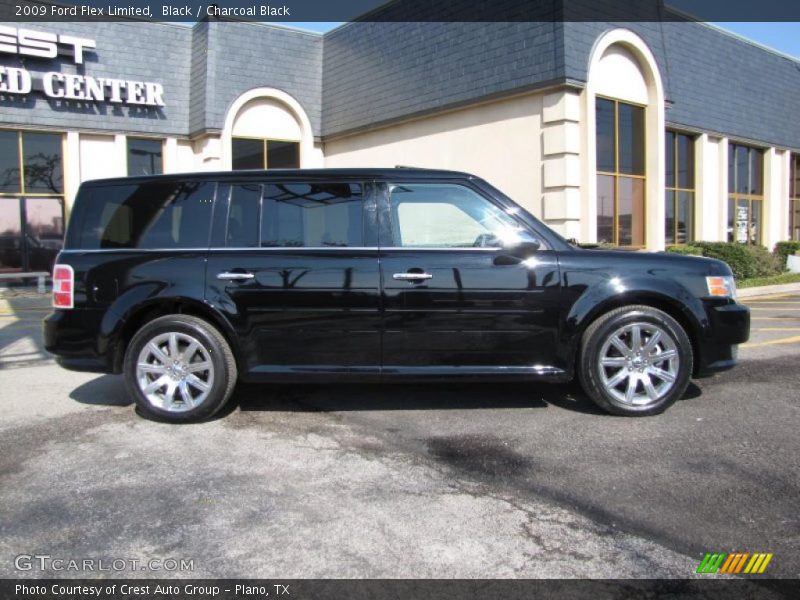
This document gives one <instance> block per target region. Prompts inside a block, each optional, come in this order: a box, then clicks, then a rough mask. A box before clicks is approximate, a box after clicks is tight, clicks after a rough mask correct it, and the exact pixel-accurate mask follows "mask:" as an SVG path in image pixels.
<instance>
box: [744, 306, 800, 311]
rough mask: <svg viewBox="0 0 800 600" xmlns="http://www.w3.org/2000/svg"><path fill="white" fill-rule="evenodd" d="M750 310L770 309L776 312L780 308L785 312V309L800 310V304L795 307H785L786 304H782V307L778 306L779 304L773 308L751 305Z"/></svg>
mask: <svg viewBox="0 0 800 600" xmlns="http://www.w3.org/2000/svg"><path fill="white" fill-rule="evenodd" d="M750 310H763V311H767V310H769V311H772V312H775V311H778V310H779V311H781V312H783V311H786V310H800V306H798V307H797V308H793V307H784V306H780V307H778V306H774V307H772V308H758V307H753V306H751V307H750Z"/></svg>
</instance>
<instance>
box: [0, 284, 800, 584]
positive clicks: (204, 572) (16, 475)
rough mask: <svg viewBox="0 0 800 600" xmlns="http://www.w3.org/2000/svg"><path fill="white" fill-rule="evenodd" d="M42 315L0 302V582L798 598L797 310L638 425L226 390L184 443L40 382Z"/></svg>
mask: <svg viewBox="0 0 800 600" xmlns="http://www.w3.org/2000/svg"><path fill="white" fill-rule="evenodd" d="M48 302H49V298H46V297H40V296H38V295H36V294H35V293H20V292H16V293H6V294H5V297H4V298H0V409H2V415H3V416H2V419H0V490H1V491H0V577H20V576H21V577H42V576H49V577H52V576H66V577H77V576H82V575H85V574H86V573H82V572H69V571H55V570H53V569H52V568H49V569H48V568H46V569H45V570H41V569H38V568H31V569H30V570H26V571H20V570H18V569H16V568H15V564H14V563H15V558H16V557H18V556H19V555H34V554H37V553H38V554H46V555H49V556H51V557H60V558H65V559H70V558H73V559H77V558H81V559H83V558H92V559H99V558H105V559H108V560H111V559H114V558H135V559H137V560H139V559H141V560H147V559H150V558H156V559H161V560H163V559H169V558H189V559H191V560H192V561H193V564H192V570H186V571H177V572H170V573H168V574H170V575H176V576H183V577H189V576H192V577H221V576H239V577H284V578H286V577H306V578H311V577H338V578H347V577H370V578H375V577H481V578H489V577H499V578H503V577H689V576H693V573H694V570H695V569H696V567H697V565H698V563H699V561H700V559H701V558H702V556H703V554H704V553H705V552H733V551H738V552H751V553H753V552H772V553H774V558H773V559H772V561H771V563H770V565H769V567H768V569H769V574H770V575H772V576H773V577H800V516H799V515H798V506H800V503H799V502H798V500H800V466H799V463H798V456H800V436H798V433H797V431H798V425H800V419H798V415H799V413H798V400H799V399H800V398H799V397H800V394H798V387H799V386H798V384H800V371H798V359H799V358H800V294H795V295H791V294H785V295H781V296H773V297H769V298H757V299H753V300H748V302H747V303H748V304H749V305H750V306H751V309H752V310H753V312H752V315H753V322H752V326H753V329H752V338H751V341H750V342H749V343H748V344H745V345H743V346H742V347H741V349H740V359H741V364H740V365H739V366H738V367H737V368H736V369H734V370H732V371H730V372H727V373H723V374H719V375H717V376H714V377H712V378H709V379H702V380H696V381H695V382H694V383H693V384H692V385H691V386H690V388H689V390H688V391H687V394H686V395H685V397H684V398H683V399H682V400H681V401H679V402H678V403H677V404H676V405H674V406H673V407H672V408H671V409H670V410H669V411H667V412H666V413H665V414H663V415H661V416H658V417H653V418H643V419H629V418H627V419H626V418H619V417H612V416H608V415H605V414H603V413H602V412H600V411H599V410H597V409H596V408H595V407H594V405H593V404H592V403H591V402H590V401H589V400H587V399H586V398H585V396H584V395H583V394H582V392H581V391H580V389H579V388H578V387H577V386H576V385H551V384H504V385H503V384H500V385H498V384H469V385H452V384H429V385H408V384H395V385H384V386H380V385H331V386H266V387H265V386H240V387H239V388H237V391H236V392H235V395H234V402H233V403H232V405H231V406H230V408H229V409H227V410H226V411H225V412H224V414H223V415H221V416H220V417H219V418H217V419H215V420H214V421H211V422H209V423H204V424H199V425H188V426H172V425H166V424H161V423H154V422H151V421H147V420H144V419H142V418H141V417H139V416H137V415H136V413H135V411H134V409H133V406H132V405H131V403H130V400H129V399H128V398H127V397H126V395H125V391H124V389H123V385H122V381H121V378H119V377H116V376H102V375H92V374H81V373H72V372H68V371H64V370H62V369H61V368H59V367H58V366H57V365H55V364H54V363H53V361H52V359H51V358H50V357H49V356H48V355H47V354H46V353H44V352H43V350H42V348H41V341H40V322H41V319H42V317H43V316H44V315H45V314H46V313H47V311H48V310H49V309H48V308H47V305H48ZM17 566H18V565H17ZM153 570H155V569H151V570H141V568H140V567H138V566H137V568H136V570H134V571H130V570H128V569H127V568H126V570H123V571H122V572H115V571H112V572H100V573H97V575H100V576H117V577H119V576H124V577H152V576H159V575H164V574H166V573H164V572H163V569H162V571H160V572H153Z"/></svg>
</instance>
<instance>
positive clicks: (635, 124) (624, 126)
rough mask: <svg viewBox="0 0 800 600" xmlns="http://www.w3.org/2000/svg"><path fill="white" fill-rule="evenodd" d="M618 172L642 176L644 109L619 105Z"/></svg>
mask: <svg viewBox="0 0 800 600" xmlns="http://www.w3.org/2000/svg"><path fill="white" fill-rule="evenodd" d="M618 135H619V138H618V140H619V142H618V144H619V172H620V173H629V174H632V175H644V109H643V108H641V107H639V106H632V105H630V104H624V103H622V102H620V103H619V131H618Z"/></svg>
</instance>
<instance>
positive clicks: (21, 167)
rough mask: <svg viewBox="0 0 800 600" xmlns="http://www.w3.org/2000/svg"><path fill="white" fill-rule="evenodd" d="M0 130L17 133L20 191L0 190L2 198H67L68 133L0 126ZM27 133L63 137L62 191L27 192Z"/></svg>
mask: <svg viewBox="0 0 800 600" xmlns="http://www.w3.org/2000/svg"><path fill="white" fill-rule="evenodd" d="M0 131H6V132H11V133H16V134H17V152H18V157H17V161H18V163H19V191H18V192H0V198H61V199H62V200H64V199H65V197H66V193H67V172H66V169H64V162H65V161H64V156H65V155H66V149H67V148H66V135H65V134H64V132H63V131H49V130H46V129H9V128H7V127H3V128H0ZM26 133H47V134H50V135H57V136H59V137H60V138H61V174H62V175H61V181H62V186H61V191H60V192H26V191H25V145H24V143H23V141H22V137H23V135H24V134H26Z"/></svg>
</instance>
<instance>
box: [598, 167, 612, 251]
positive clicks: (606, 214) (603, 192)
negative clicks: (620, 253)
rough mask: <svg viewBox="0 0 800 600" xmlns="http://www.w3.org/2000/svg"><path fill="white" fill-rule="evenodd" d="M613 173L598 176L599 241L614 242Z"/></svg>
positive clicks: (603, 242) (601, 242) (604, 242)
mask: <svg viewBox="0 0 800 600" xmlns="http://www.w3.org/2000/svg"><path fill="white" fill-rule="evenodd" d="M615 179H616V178H615V177H613V176H612V175H598V176H597V241H598V243H600V244H613V243H614V212H615V210H614V204H615V196H616V194H615V193H614V181H615Z"/></svg>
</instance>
